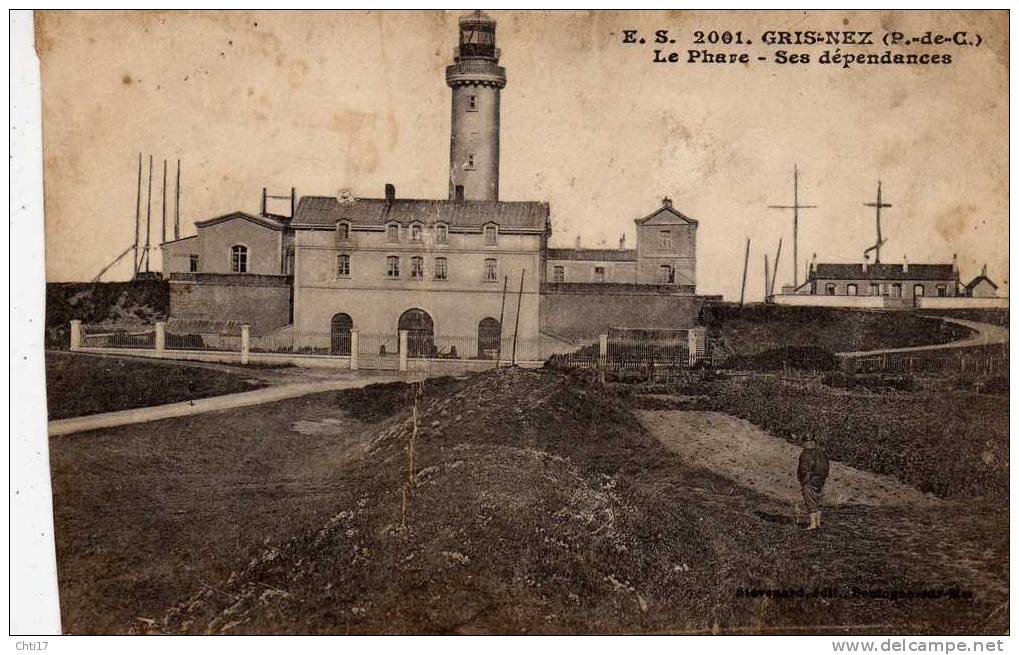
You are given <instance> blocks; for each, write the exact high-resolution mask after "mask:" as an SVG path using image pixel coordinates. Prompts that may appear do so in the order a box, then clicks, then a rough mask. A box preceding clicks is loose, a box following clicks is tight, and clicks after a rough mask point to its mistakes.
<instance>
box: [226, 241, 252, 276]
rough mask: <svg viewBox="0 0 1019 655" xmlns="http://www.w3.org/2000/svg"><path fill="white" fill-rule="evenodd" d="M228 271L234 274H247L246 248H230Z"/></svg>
mask: <svg viewBox="0 0 1019 655" xmlns="http://www.w3.org/2000/svg"><path fill="white" fill-rule="evenodd" d="M230 270H231V271H233V272H234V273H247V272H248V247H247V246H234V247H232V248H230Z"/></svg>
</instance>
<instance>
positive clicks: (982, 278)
mask: <svg viewBox="0 0 1019 655" xmlns="http://www.w3.org/2000/svg"><path fill="white" fill-rule="evenodd" d="M981 282H987V284H989V285H991V286H992V287H994V288H995V289H997V288H998V285H997V284H995V283H994V281H993V280H992V279H991V278H989V277H987V276H986V275H978V276H976V277H975V278H973V279H972V280H970V281H969V283H968V284H967V285H966V288H967V289H972V288H973V287H975V286H976V285H978V284H980V283H981Z"/></svg>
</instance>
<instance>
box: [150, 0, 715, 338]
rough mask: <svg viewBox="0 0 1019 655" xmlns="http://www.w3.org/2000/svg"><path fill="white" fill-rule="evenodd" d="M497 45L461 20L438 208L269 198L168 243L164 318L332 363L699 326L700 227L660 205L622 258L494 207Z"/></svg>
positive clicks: (486, 24) (503, 206) (490, 27)
mask: <svg viewBox="0 0 1019 655" xmlns="http://www.w3.org/2000/svg"><path fill="white" fill-rule="evenodd" d="M495 34H496V23H495V21H494V20H492V19H491V18H490V17H489V16H487V15H486V14H484V13H482V12H471V13H469V14H467V15H465V16H464V17H462V18H461V19H460V21H459V46H458V47H457V49H456V51H455V54H454V59H453V64H452V65H450V66H448V67H447V69H446V83H447V85H448V86H449V87H450V89H451V107H452V116H451V133H450V159H449V194H448V198H447V199H442V200H429V199H414V198H402V197H400V196H399V195H398V194H397V191H396V187H395V186H394V185H392V184H386V185H385V188H384V193H383V195H382V197H376V198H360V197H355V196H353V195H352V194H350V193H346V192H341V193H339V194H336V195H334V196H305V197H302V198H300V200H299V201H298V200H297V199H296V194H294V197H293V198H292V201H291V207H292V210H291V215H290V216H280V215H276V214H270V213H269V212H267V211H266V206H265V193H264V192H263V203H262V212H261V214H260V215H257V216H255V215H250V214H247V213H244V212H234V213H232V214H227V215H225V216H221V217H217V218H213V219H210V220H208V221H203V222H200V223H198V224H197V228H198V234H197V235H196V236H193V237H186V238H184V239H179V240H176V241H171V242H167V243H164V244H163V261H164V274H165V275H167V276H168V277H169V279H170V286H171V317H172V318H181V319H187V318H194V319H219V320H229V321H232V322H243V323H248V324H250V325H251V326H252V330H251V332H252V336H254V337H256V338H257V337H262V336H266V337H272V336H273V334H283V333H289V338H290V339H292V341H293V343H294V344H295V347H296V346H297V345H298V344H304V345H307V346H308V347H315V348H320V347H323V345H324V346H327V347H329V348H330V349H331V350H332V351H333V352H338V353H341V354H342V353H343V352H344V351H345V349H349V347H350V346H349V343H350V339H349V334H350V331H351V330H352V329H356V330H358V332H359V334H363V335H375V336H374V338H375V339H376V341H375V342H373V343H372V347H371V348H372V350H374V349H376V348H377V350H378V352H379V353H380V354H383V353H387V352H388V353H391V352H393V350H394V349H395V348H396V347H397V334H398V332H399V331H401V330H407V331H408V333H409V343H408V350H409V351H410V354H412V355H417V356H449V355H450V351H451V350H452V349H453V348H454V347H455V353H456V356H460V357H486V356H490V355H491V353H492V352H498V347H499V344H500V343H501V341H502V340H503V339H506V338H507V335H508V334H510V327H512V329H513V331H516V332H517V333H518V335H519V338H520V341H521V342H523V343H524V344H525V345H524V347H525V348H529V349H531V350H532V351H534V352H541V353H547V352H548V351H549V349H550V348H551V347H554V346H558V347H563V346H564V344H565V345H569V342H570V341H571V340H575V339H582V338H583V339H586V338H590V337H592V336H597V335H598V334H600V333H604V331H605V330H607V329H609V328H613V327H657V328H676V329H682V328H689V327H693V325H694V323H695V321H696V317H697V315H698V312H699V309H700V304H701V303H702V302H703V300H704V298H703V297H700V296H696V295H695V293H696V233H697V221H695V220H693V219H691V218H689V217H687V216H685V215H683V214H682V213H680V212H679V211H678V210H677V209H675V208H674V207H673V205H672V201H671V200H669V199H668V198H665V199H664V200H663V201H662V204H661V206H660V207H658V208H657V209H656V210H655V211H654V212H652V213H651V214H649V215H647V216H645V217H644V218H641V219H637V220H636V232H637V247H636V248H635V249H632V250H627V249H625V248H620V249H619V250H587V249H573V250H570V249H563V248H550V247H549V244H548V238H549V235H550V234H551V217H550V209H549V205H548V203H545V202H521V201H504V200H500V199H499V139H500V135H499V104H500V93H501V91H502V89H503V88H505V86H506V71H505V69H503V68H502V67H501V66H499V65H498V61H499V56H500V52H499V50H498V48H496V41H495ZM518 304H519V312H518V311H517V306H518ZM510 321H512V324H510ZM503 323H506V327H505V328H504V326H503ZM345 335H346V336H345ZM465 335H466V336H467V337H469V338H467V339H464V338H462V337H464V336H465ZM444 337H449V338H445V339H444ZM454 337H461V338H459V339H457V338H454ZM525 356H526V354H525Z"/></svg>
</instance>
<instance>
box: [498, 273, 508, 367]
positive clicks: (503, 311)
mask: <svg viewBox="0 0 1019 655" xmlns="http://www.w3.org/2000/svg"><path fill="white" fill-rule="evenodd" d="M508 286H509V276H508V275H503V276H502V306H501V307H499V354H498V355H496V357H495V365H496V367H498V366H499V362H500V361H502V320H503V317H504V316H505V314H506V288H507V287H508Z"/></svg>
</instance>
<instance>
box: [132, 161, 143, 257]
mask: <svg viewBox="0 0 1019 655" xmlns="http://www.w3.org/2000/svg"><path fill="white" fill-rule="evenodd" d="M141 223H142V153H140V152H139V153H138V193H137V195H136V196H135V205H134V275H138V267H139V266H141V263H142V262H141V259H139V258H138V242H139V241H140V239H141V237H140V236H139V232H140V231H141V227H142V225H141Z"/></svg>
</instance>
